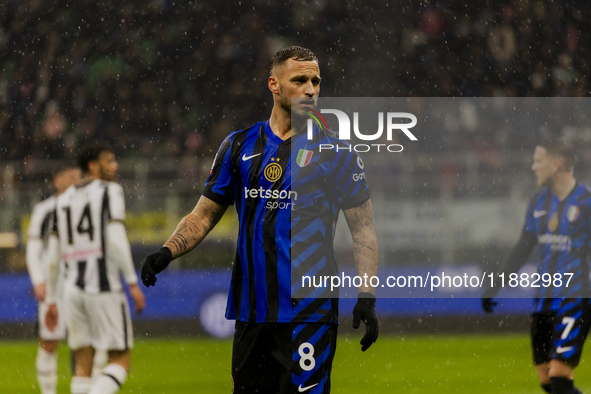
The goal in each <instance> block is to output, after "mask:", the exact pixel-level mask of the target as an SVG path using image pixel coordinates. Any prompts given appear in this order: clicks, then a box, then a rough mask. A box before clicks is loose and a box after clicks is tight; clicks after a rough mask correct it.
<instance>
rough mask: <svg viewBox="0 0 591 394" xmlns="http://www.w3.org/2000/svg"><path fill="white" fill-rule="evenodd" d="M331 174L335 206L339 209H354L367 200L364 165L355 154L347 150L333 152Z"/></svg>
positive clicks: (367, 190)
mask: <svg viewBox="0 0 591 394" xmlns="http://www.w3.org/2000/svg"><path fill="white" fill-rule="evenodd" d="M349 147H350V145H349ZM331 173H332V174H333V181H334V184H335V185H334V186H335V191H336V204H337V206H338V207H339V208H340V209H350V208H355V207H358V206H360V205H361V204H363V203H364V202H365V201H367V200H369V189H368V187H367V182H366V180H365V165H364V163H363V161H362V160H361V157H359V155H358V154H357V152H349V151H348V150H347V149H345V150H339V151H338V152H335V157H334V160H333V162H332V165H331Z"/></svg>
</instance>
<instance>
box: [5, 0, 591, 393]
mask: <svg viewBox="0 0 591 394" xmlns="http://www.w3.org/2000/svg"><path fill="white" fill-rule="evenodd" d="M493 3H494V4H493ZM590 16H591V7H590V6H589V5H587V4H586V3H585V2H583V1H576V0H572V1H564V2H554V1H549V0H524V1H518V2H477V3H475V4H465V3H464V2H460V1H453V0H449V1H425V2H423V3H416V2H412V1H393V2H387V3H384V2H382V1H376V0H369V1H364V2H361V1H355V0H350V1H345V2H341V1H336V0H325V1H303V2H295V1H294V2H279V1H259V0H246V1H241V2H237V3H236V4H233V5H232V6H231V7H230V6H228V4H227V3H225V2H214V1H195V2H191V1H176V2H173V1H166V0H160V1H148V2H145V1H141V2H140V1H126V2H119V3H116V4H115V3H114V2H107V1H104V2H91V1H81V2H66V1H50V2H42V1H38V0H24V1H16V0H9V1H4V2H3V3H2V5H0V23H1V30H0V54H1V59H2V61H1V67H0V162H1V164H2V165H1V166H0V181H1V184H2V187H1V188H0V212H1V213H2V214H1V216H0V283H1V286H0V293H1V297H0V340H2V341H3V342H4V341H8V340H9V339H13V338H18V339H21V340H30V339H31V338H33V337H34V321H35V303H34V302H33V299H32V296H31V292H30V286H29V283H28V278H27V276H26V273H25V264H24V247H25V244H26V226H27V224H28V216H29V214H30V211H31V208H32V205H33V204H34V203H35V202H36V201H38V200H39V198H41V197H43V196H46V195H47V194H48V193H49V192H50V187H49V183H48V178H49V174H50V172H51V170H52V168H54V166H55V165H57V163H59V162H60V161H62V160H64V159H73V158H75V156H76V152H77V148H78V147H79V146H80V145H82V144H83V143H84V142H85V141H87V140H93V139H99V140H101V141H106V142H108V143H109V144H111V145H112V146H113V147H114V149H115V151H116V153H117V155H118V157H119V158H120V166H121V167H120V177H119V181H120V182H121V183H122V184H123V186H124V187H125V190H126V198H127V205H128V215H129V216H128V223H127V225H128V233H129V237H130V241H131V243H132V249H133V254H134V260H135V261H136V264H139V261H141V258H142V257H143V256H144V255H145V253H147V252H148V251H151V250H152V249H154V248H156V247H158V246H159V245H161V244H162V242H163V241H164V240H165V239H166V238H167V237H168V236H169V235H170V233H171V232H172V231H173V230H174V226H175V225H176V223H177V222H178V220H179V219H180V218H181V217H182V216H183V215H184V214H185V213H187V212H188V211H189V210H191V209H192V208H193V206H194V204H195V203H196V201H197V199H198V197H199V193H200V190H201V186H202V185H203V182H204V180H205V177H206V176H207V174H208V171H209V166H210V165H211V161H212V159H213V156H214V154H215V152H216V150H217V147H218V145H219V143H220V142H221V141H222V139H223V138H224V137H225V136H226V135H227V134H228V133H229V132H230V131H232V130H236V129H239V128H242V127H245V126H247V125H250V124H252V123H254V122H256V121H258V120H260V119H264V118H266V117H268V114H269V112H270V109H271V105H272V102H271V98H270V95H269V93H268V91H267V88H266V79H267V76H268V63H269V59H270V58H271V56H272V54H273V53H274V52H275V51H276V50H277V49H279V48H281V47H283V46H286V45H302V46H306V47H309V48H310V49H312V50H313V51H314V52H315V53H316V55H317V56H318V57H319V59H320V62H321V64H320V65H321V73H322V78H323V82H322V91H321V95H323V96H351V97H369V96H400V97H410V96H414V97H435V96H439V97H479V96H496V97H514V96H540V97H544V96H561V97H585V96H588V94H589V89H590V81H589V78H588V75H589V74H590V73H589V71H590V70H589V67H590V66H589V60H588V59H589V55H590V54H589V48H591V46H590V44H591V42H590V41H591V36H590V35H589V34H585V33H584V24H585V21H587V20H589V17H590ZM546 134H556V135H563V134H564V135H567V136H569V137H571V138H573V139H574V140H575V142H576V143H577V146H579V148H580V149H579V152H578V153H579V159H580V163H579V165H578V167H577V171H576V175H577V177H578V178H579V179H580V180H583V181H589V176H588V175H587V174H588V169H589V165H590V164H591V162H590V159H591V150H589V148H588V146H589V141H590V140H591V129H590V128H586V129H584V128H583V129H573V128H569V127H555V128H548V127H546V128H544V127H538V126H536V127H531V128H530V129H526V130H514V129H512V128H511V127H510V125H509V126H508V127H499V129H498V130H495V131H494V132H492V133H491V132H488V131H487V132H486V133H485V132H482V131H479V130H478V129H477V128H476V129H462V128H457V127H456V128H454V127H451V126H450V125H444V126H442V129H441V131H440V132H433V133H430V134H429V135H422V136H421V139H422V140H423V141H425V143H422V144H420V146H419V145H417V147H416V148H414V149H413V152H412V154H406V153H405V154H403V155H401V156H399V157H397V158H396V159H395V160H394V162H393V163H391V164H392V168H391V170H389V171H383V172H382V173H379V174H374V175H373V176H374V179H369V180H370V186H371V182H375V183H380V184H386V185H389V186H391V195H390V196H389V198H392V196H394V199H395V200H396V199H399V200H400V206H399V209H398V210H397V212H403V213H404V214H400V215H398V216H392V215H390V216H389V217H388V216H386V214H388V213H391V212H392V210H390V211H388V212H378V213H377V214H376V220H377V222H378V225H380V218H385V217H388V221H387V222H386V221H385V220H382V222H381V225H382V226H386V227H388V228H390V229H392V234H391V236H392V238H391V239H390V240H388V243H387V247H381V256H380V257H381V258H380V260H381V261H380V264H382V266H386V267H388V266H394V265H395V264H402V265H412V266H413V267H425V269H427V268H428V267H431V266H433V265H439V264H443V263H445V264H447V265H455V266H457V267H458V270H462V269H463V268H462V267H464V266H467V265H468V266H474V265H476V266H478V265H480V264H483V263H484V262H490V261H499V260H502V258H503V257H504V256H506V254H507V252H508V250H509V248H510V247H511V246H512V244H513V243H514V242H515V241H516V239H517V236H518V234H519V230H520V227H521V225H522V217H523V213H524V211H525V204H526V201H527V198H528V196H529V195H530V193H531V191H532V190H533V189H534V188H535V184H534V179H533V176H532V174H531V172H530V170H529V166H530V163H531V154H532V149H533V147H534V146H535V143H536V142H537V141H538V140H539V139H540V137H542V136H543V135H546ZM443 146H445V148H442V147H443ZM368 176H369V175H368ZM378 204H379V201H378ZM468 206H469V207H470V211H469V214H468V213H466V211H462V209H461V208H462V207H468ZM402 208H403V209H402ZM230 211H231V210H230ZM450 212H452V213H450ZM441 215H451V216H449V217H451V219H450V220H449V221H447V222H443V223H442V222H441V220H439V218H440V217H441ZM493 217H494V218H495V220H496V221H495V225H492V224H491V223H492V219H490V218H493ZM454 219H457V220H454ZM234 223H235V217H234V216H233V215H232V214H231V213H230V214H228V215H226V217H224V219H223V220H222V222H221V223H220V225H219V226H218V228H216V229H215V230H214V232H213V233H212V234H210V235H209V237H208V239H207V241H206V242H205V243H204V244H203V245H202V246H201V247H200V249H199V250H198V251H194V252H192V253H191V254H189V255H187V256H185V257H184V258H182V259H179V260H178V261H177V262H175V263H174V264H173V266H172V267H171V269H170V270H169V271H167V272H166V276H168V277H167V278H166V279H164V280H162V281H161V282H159V286H157V287H156V288H155V289H150V290H148V291H146V294H147V296H148V309H147V311H146V313H145V314H144V316H142V317H140V318H138V319H137V320H136V325H135V328H136V335H139V336H141V335H148V336H150V337H154V336H155V337H165V338H181V337H186V336H198V337H199V338H206V337H207V336H211V335H216V333H217V335H219V334H220V333H221V331H220V330H222V331H223V330H227V328H228V326H227V325H224V324H223V321H221V320H220V319H219V311H220V309H221V308H222V307H221V305H223V296H220V294H224V293H225V291H226V289H227V286H228V281H229V272H230V265H231V261H232V258H233V253H234V237H235V234H236V230H235V225H234ZM454 223H458V224H454ZM479 224H480V225H481V227H482V226H484V227H485V228H486V229H487V231H486V232H485V233H486V234H485V235H484V236H482V237H480V238H477V239H473V238H471V239H468V240H467V237H466V231H471V229H472V228H474V227H475V226H478V225H479ZM466 226H467V227H466ZM470 226H473V227H470ZM466 228H468V230H466ZM338 244H339V248H338V250H337V253H338V254H339V256H340V257H341V259H342V260H347V259H346V256H347V255H348V254H349V252H350V249H349V247H348V244H347V242H346V241H343V242H338ZM381 246H382V245H381ZM344 266H345V268H347V266H348V265H347V263H344ZM206 301H207V302H206ZM343 304H344V305H343V308H342V313H341V315H342V317H343V324H342V331H343V332H344V333H345V335H349V328H348V327H349V325H350V324H349V320H348V317H349V316H350V309H351V308H352V304H351V303H350V302H348V301H345V302H344V303H343ZM381 304H382V305H381V306H379V308H380V309H381V310H380V316H381V317H382V326H381V328H382V332H383V333H384V338H386V337H388V338H389V339H393V340H394V342H391V343H397V342H396V341H397V340H401V341H404V339H405V338H407V340H408V338H409V337H408V336H407V335H414V334H416V333H424V334H425V335H431V336H433V335H436V337H437V336H439V335H442V333H446V334H451V335H457V334H461V335H464V334H465V333H473V334H474V335H475V338H481V339H482V340H485V341H486V340H489V341H493V342H491V343H493V345H491V346H493V347H494V346H495V345H494V343H496V342H494V340H496V339H495V338H497V337H494V336H491V335H492V333H497V332H498V331H499V330H501V331H502V332H512V333H517V335H521V334H523V333H524V332H525V330H526V328H527V319H526V317H525V313H526V312H527V310H528V303H527V302H526V301H524V300H520V301H509V302H506V303H504V305H502V306H501V308H499V313H498V314H496V315H494V316H492V317H490V316H487V317H485V316H483V315H482V314H481V312H480V309H479V308H480V307H479V301H478V300H477V299H466V300H431V301H417V300H404V302H400V301H398V300H393V301H387V302H383V303H381ZM207 316H208V317H207ZM208 321H209V322H210V323H207V322H208ZM208 324H210V326H208ZM230 328H231V327H230ZM356 335H358V334H355V333H351V335H350V336H347V337H346V338H348V340H349V339H350V340H351V341H356V340H357V337H356ZM427 338H429V337H427ZM442 338H449V337H442ZM453 338H456V337H453ZM490 338H492V339H490ZM503 340H504V337H501V338H500V339H498V341H499V342H498V343H501V342H502V341H503ZM525 341H526V339H525V337H524V339H523V341H522V342H524V345H527V344H526V343H525ZM7 343H8V342H7ZM23 343H28V342H23ZM23 346H24V345H23ZM476 346H479V345H476ZM343 353H344V352H343ZM435 353H437V352H435ZM517 354H518V356H519V357H521V359H522V362H523V363H524V365H525V366H526V367H524V368H528V367H527V365H529V364H528V361H529V359H528V350H527V347H524V348H522V349H521V351H519V352H517ZM224 356H225V355H224ZM196 357H197V356H196ZM338 357H339V356H337V358H338ZM583 358H585V357H584V356H583ZM360 360H362V359H360ZM359 362H360V363H362V362H363V361H359ZM31 365H32V363H31ZM530 378H531V379H530V380H531V381H528V384H530V385H531V386H532V387H533V385H534V384H535V379H534V378H533V377H530ZM376 392H380V391H376ZM384 392H385V391H384ZM419 392H427V391H419Z"/></svg>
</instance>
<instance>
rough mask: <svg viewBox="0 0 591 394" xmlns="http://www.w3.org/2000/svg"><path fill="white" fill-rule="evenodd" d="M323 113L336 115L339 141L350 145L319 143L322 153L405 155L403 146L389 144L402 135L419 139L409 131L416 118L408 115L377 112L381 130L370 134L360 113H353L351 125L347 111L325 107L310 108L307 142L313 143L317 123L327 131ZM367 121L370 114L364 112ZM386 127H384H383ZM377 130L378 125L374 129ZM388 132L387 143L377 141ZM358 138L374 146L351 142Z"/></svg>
mask: <svg viewBox="0 0 591 394" xmlns="http://www.w3.org/2000/svg"><path fill="white" fill-rule="evenodd" d="M322 114H332V115H335V116H336V120H337V122H338V128H337V130H335V131H336V132H338V138H339V139H340V140H343V141H347V142H348V143H349V145H348V146H347V147H344V146H339V145H333V144H320V145H319V147H318V150H319V151H322V150H327V149H332V150H337V151H338V150H344V149H345V150H349V151H355V152H369V151H376V152H380V151H387V152H391V153H397V152H402V151H403V150H404V147H403V146H402V145H401V144H397V143H390V142H391V141H392V140H393V139H394V136H395V135H396V134H395V133H402V134H403V135H404V136H406V138H408V139H409V140H410V141H417V140H418V139H417V137H416V136H415V135H414V134H413V133H412V132H411V131H410V129H411V128H413V127H414V126H416V124H417V117H416V116H415V115H413V114H411V113H409V112H378V113H377V121H378V127H377V128H378V129H377V131H376V132H374V133H373V134H372V133H369V134H368V131H369V128H368V127H367V125H366V124H363V125H361V126H360V121H359V119H360V116H359V112H353V113H352V116H353V122H351V117H350V116H349V115H348V114H347V113H346V112H345V111H342V110H340V109H334V108H330V109H328V108H323V109H320V112H318V111H316V110H313V109H309V111H308V115H309V118H308V121H307V136H308V140H312V138H313V135H314V123H316V125H317V126H318V127H319V128H321V129H322V128H327V129H328V126H327V122H326V120H325V119H324V117H323V116H322ZM362 115H363V117H364V120H366V121H367V120H368V119H367V118H369V117H370V114H367V113H363V114H362ZM375 116H376V115H375V114H374V115H373V119H375ZM373 119H372V120H373ZM384 124H385V127H384ZM374 127H375V126H374ZM384 132H385V136H386V141H388V143H376V141H378V140H380V139H382V140H383V135H384ZM353 138H355V139H357V140H361V141H368V142H369V141H373V143H359V144H358V143H351V140H352V139H353Z"/></svg>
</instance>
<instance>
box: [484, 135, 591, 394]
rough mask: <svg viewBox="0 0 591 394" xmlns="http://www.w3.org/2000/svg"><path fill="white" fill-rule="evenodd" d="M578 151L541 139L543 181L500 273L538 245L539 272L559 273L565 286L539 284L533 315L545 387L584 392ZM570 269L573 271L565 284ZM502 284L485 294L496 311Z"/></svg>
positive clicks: (590, 212)
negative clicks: (577, 377)
mask: <svg viewBox="0 0 591 394" xmlns="http://www.w3.org/2000/svg"><path fill="white" fill-rule="evenodd" d="M574 167H575V151H574V147H573V145H572V143H571V142H569V141H568V140H566V139H563V138H548V139H545V140H544V141H542V142H541V143H540V144H539V145H538V146H537V147H536V149H535V152H534V155H533V164H532V168H531V169H532V171H533V172H534V174H535V175H536V178H537V182H538V185H539V186H541V189H540V191H538V192H537V193H536V194H535V195H534V197H533V198H532V199H531V201H530V203H529V207H528V208H527V214H526V218H525V225H524V227H523V230H522V233H521V238H520V239H519V242H518V243H517V245H516V246H515V248H514V249H513V251H512V252H511V254H510V255H509V257H508V258H507V260H506V262H505V264H504V265H503V266H502V267H500V269H499V272H505V273H514V272H517V271H518V270H519V268H520V267H521V266H522V265H523V264H524V263H525V261H526V260H527V258H528V256H529V254H530V253H531V251H532V249H533V248H534V247H535V246H536V245H537V250H538V273H539V274H540V275H548V274H549V275H551V276H552V278H553V280H554V278H556V275H560V276H561V277H562V278H563V280H562V285H560V282H556V283H557V285H556V286H551V287H544V286H540V287H539V288H538V289H537V295H536V297H537V298H536V299H535V303H534V310H533V313H532V317H531V318H532V320H531V344H532V348H533V360H534V364H535V368H536V372H537V374H538V376H539V379H540V383H541V385H542V389H543V390H544V391H546V392H547V393H552V394H576V393H580V391H579V390H578V389H576V388H575V387H574V371H575V368H576V367H577V365H578V364H579V361H580V358H581V353H582V351H583V345H584V343H585V339H586V337H587V333H588V332H589V328H590V326H591V308H590V305H589V293H590V290H591V289H590V283H589V257H590V256H589V253H590V247H591V189H590V188H589V186H587V185H585V184H582V183H579V182H577V180H576V179H575V177H574ZM565 274H574V275H573V277H572V279H571V280H570V283H569V286H568V287H567V286H566V282H567V280H566V278H567V276H566V275H565ZM497 291H498V288H492V289H489V290H487V291H485V293H484V298H483V299H482V306H483V308H484V310H485V311H486V312H492V311H493V307H494V306H495V305H496V303H495V302H494V301H493V299H492V297H494V296H495V295H496V293H497Z"/></svg>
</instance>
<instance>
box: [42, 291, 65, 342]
mask: <svg viewBox="0 0 591 394" xmlns="http://www.w3.org/2000/svg"><path fill="white" fill-rule="evenodd" d="M63 306H64V304H63V302H62V301H58V302H57V313H58V314H62V313H64V312H63V311H64V308H63ZM46 313H47V303H45V302H44V301H40V302H39V304H38V305H37V314H38V316H37V319H38V323H39V338H41V339H44V340H46V341H61V340H62V339H66V320H65V319H64V318H59V317H58V320H57V327H56V328H55V330H54V331H53V332H51V331H49V329H48V328H47V326H46V325H45V314H46Z"/></svg>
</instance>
